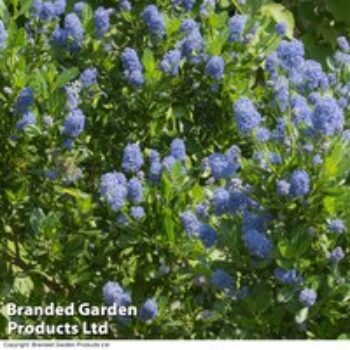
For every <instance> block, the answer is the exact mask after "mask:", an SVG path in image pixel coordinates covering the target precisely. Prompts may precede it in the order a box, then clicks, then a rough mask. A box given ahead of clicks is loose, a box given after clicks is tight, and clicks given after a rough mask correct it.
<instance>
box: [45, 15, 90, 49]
mask: <svg viewBox="0 0 350 350" xmlns="http://www.w3.org/2000/svg"><path fill="white" fill-rule="evenodd" d="M52 40H53V42H54V43H55V44H57V45H59V46H62V47H65V48H67V49H69V50H71V51H75V50H78V49H79V48H80V47H81V45H82V43H83V40H84V28H83V25H82V23H81V21H80V19H79V17H78V15H77V14H75V13H74V12H72V13H68V14H67V15H66V16H65V18H64V26H63V28H61V27H60V26H59V25H57V26H56V28H55V30H54V32H53V33H52Z"/></svg>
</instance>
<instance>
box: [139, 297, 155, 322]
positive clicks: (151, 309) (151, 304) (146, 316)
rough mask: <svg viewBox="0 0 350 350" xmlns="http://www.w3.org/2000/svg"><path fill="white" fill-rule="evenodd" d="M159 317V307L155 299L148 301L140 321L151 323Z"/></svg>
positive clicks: (141, 310) (144, 305) (142, 310)
mask: <svg viewBox="0 0 350 350" xmlns="http://www.w3.org/2000/svg"><path fill="white" fill-rule="evenodd" d="M157 315H158V305H157V303H156V301H155V300H154V299H147V300H146V301H145V302H144V304H143V305H142V307H141V309H140V319H141V321H143V322H146V323H150V322H152V321H153V320H154V319H155V318H156V317H157Z"/></svg>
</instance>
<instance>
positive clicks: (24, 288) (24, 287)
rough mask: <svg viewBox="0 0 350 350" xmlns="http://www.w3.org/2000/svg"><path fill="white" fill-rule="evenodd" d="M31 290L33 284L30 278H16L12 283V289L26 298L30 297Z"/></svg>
mask: <svg viewBox="0 0 350 350" xmlns="http://www.w3.org/2000/svg"><path fill="white" fill-rule="evenodd" d="M33 288H34V284H33V281H32V279H31V278H30V277H17V278H16V279H15V281H14V283H13V289H14V290H15V291H16V292H18V293H20V294H22V295H24V296H26V297H29V296H30V293H31V291H32V290H33Z"/></svg>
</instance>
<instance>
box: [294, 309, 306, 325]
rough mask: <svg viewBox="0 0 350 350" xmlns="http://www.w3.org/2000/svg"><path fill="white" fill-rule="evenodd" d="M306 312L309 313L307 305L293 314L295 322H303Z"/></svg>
mask: <svg viewBox="0 0 350 350" xmlns="http://www.w3.org/2000/svg"><path fill="white" fill-rule="evenodd" d="M308 314H309V308H307V307H304V308H302V309H301V310H299V311H298V312H297V314H296V315H295V322H296V323H298V324H300V323H304V322H305V321H306V319H307V316H308Z"/></svg>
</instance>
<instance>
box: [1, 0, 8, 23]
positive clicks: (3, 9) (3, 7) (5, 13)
mask: <svg viewBox="0 0 350 350" xmlns="http://www.w3.org/2000/svg"><path fill="white" fill-rule="evenodd" d="M8 15H9V12H8V9H7V6H6V4H5V1H4V0H0V18H4V19H6V18H7V17H8Z"/></svg>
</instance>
